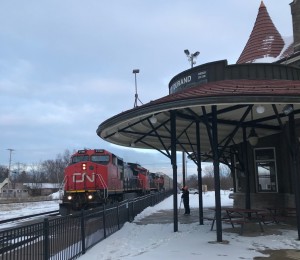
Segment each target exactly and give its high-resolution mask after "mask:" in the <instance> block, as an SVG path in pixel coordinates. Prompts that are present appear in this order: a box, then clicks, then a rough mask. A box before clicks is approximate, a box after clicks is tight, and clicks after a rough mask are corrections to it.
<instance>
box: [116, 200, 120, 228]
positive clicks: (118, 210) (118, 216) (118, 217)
mask: <svg viewBox="0 0 300 260" xmlns="http://www.w3.org/2000/svg"><path fill="white" fill-rule="evenodd" d="M119 205H120V203H119V202H118V204H117V219H118V230H120V209H119Z"/></svg>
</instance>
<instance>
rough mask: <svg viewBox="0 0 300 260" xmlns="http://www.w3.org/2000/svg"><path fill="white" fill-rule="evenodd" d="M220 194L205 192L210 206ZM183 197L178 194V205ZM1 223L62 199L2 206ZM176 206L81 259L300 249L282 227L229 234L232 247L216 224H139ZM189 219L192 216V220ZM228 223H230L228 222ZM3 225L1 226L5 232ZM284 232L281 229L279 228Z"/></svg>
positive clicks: (235, 255) (189, 258)
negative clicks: (212, 227)
mask: <svg viewBox="0 0 300 260" xmlns="http://www.w3.org/2000/svg"><path fill="white" fill-rule="evenodd" d="M228 194H229V191H222V192H221V200H222V206H232V202H233V201H232V199H229V198H228ZM214 203H215V197H214V192H207V193H206V194H203V204H204V207H213V206H214ZM179 205H180V194H178V206H179ZM190 205H191V207H192V208H198V195H190ZM0 207H1V211H0V220H3V219H7V218H12V217H18V216H24V215H30V214H35V213H40V212H44V211H51V210H57V209H58V202H57V201H46V202H39V203H17V204H9V206H6V205H3V204H2V205H0ZM172 208H173V196H171V197H169V198H167V199H166V200H164V201H162V202H161V203H159V204H157V205H156V206H154V207H148V208H146V209H145V210H144V211H143V212H142V213H141V214H139V215H138V216H136V218H135V220H134V221H133V222H132V223H126V224H125V225H124V226H123V228H122V229H121V230H119V231H118V232H116V233H114V234H112V235H111V236H109V237H108V238H107V239H105V240H103V241H102V242H100V243H99V244H97V245H95V246H94V247H93V248H91V249H89V250H88V251H87V252H86V254H85V255H83V256H81V257H80V260H96V259H97V260H100V259H101V260H118V259H120V260H126V259H136V260H150V259H165V260H168V259H172V260H177V259H181V260H182V259H186V260H193V259H197V260H198V259H209V260H215V259H218V260H220V259H222V260H223V259H225V260H226V259H228V260H234V259H239V260H240V259H253V257H255V256H265V257H266V255H263V254H262V253H260V252H258V251H259V250H265V249H299V248H300V242H299V241H298V240H296V238H297V231H295V230H286V229H282V230H280V231H281V235H278V234H277V235H276V234H271V235H257V236H255V237H247V236H240V235H238V234H236V233H229V232H225V231H223V233H222V234H223V240H224V241H229V243H228V244H221V243H216V240H217V238H216V231H210V224H211V222H208V221H207V222H205V225H199V223H192V224H180V223H179V224H178V232H174V224H173V223H170V224H148V225H139V224H137V223H136V222H138V221H140V220H141V219H143V218H145V217H147V216H149V215H151V214H153V213H154V212H157V211H160V210H168V209H170V210H171V209H172ZM186 217H189V216H186ZM224 225H225V224H224ZM2 227H3V225H0V229H1V228H2ZM278 228H279V229H280V226H279V227H278Z"/></svg>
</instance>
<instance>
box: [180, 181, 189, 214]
mask: <svg viewBox="0 0 300 260" xmlns="http://www.w3.org/2000/svg"><path fill="white" fill-rule="evenodd" d="M189 197H190V193H189V189H188V186H184V187H183V188H182V195H181V199H182V200H183V205H184V215H190V213H191V211H190V198H189Z"/></svg>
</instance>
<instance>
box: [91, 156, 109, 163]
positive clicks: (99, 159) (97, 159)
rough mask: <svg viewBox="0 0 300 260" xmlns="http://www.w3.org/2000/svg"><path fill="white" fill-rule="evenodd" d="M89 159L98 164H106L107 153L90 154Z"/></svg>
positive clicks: (107, 161)
mask: <svg viewBox="0 0 300 260" xmlns="http://www.w3.org/2000/svg"><path fill="white" fill-rule="evenodd" d="M91 161H92V162H95V163H99V164H108V163H109V155H92V156H91Z"/></svg>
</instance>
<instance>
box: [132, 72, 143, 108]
mask: <svg viewBox="0 0 300 260" xmlns="http://www.w3.org/2000/svg"><path fill="white" fill-rule="evenodd" d="M132 73H133V74H134V82H135V95H134V105H133V107H137V101H140V102H141V104H143V103H142V101H141V100H140V99H139V96H138V93H137V84H136V74H137V73H140V70H139V69H135V70H133V71H132Z"/></svg>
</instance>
